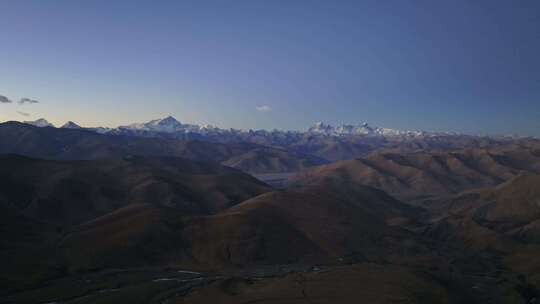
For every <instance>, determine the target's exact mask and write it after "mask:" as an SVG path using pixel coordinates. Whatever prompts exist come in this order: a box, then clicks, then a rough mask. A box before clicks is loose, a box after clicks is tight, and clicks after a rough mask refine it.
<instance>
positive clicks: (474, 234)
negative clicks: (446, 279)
mask: <svg viewBox="0 0 540 304" xmlns="http://www.w3.org/2000/svg"><path fill="white" fill-rule="evenodd" d="M434 204H438V205H439V208H440V209H439V210H438V212H439V214H438V215H437V216H436V217H435V220H434V222H433V224H432V225H431V227H430V228H429V229H428V230H427V233H428V234H429V236H430V237H432V238H435V239H439V240H441V241H444V242H452V243H455V244H460V246H465V248H468V249H472V250H475V251H476V252H478V253H479V254H480V253H488V254H489V255H491V256H492V257H496V258H497V259H500V260H501V261H502V262H503V263H504V265H505V267H507V268H508V269H512V270H513V271H516V272H519V273H522V274H523V275H524V278H527V280H528V281H530V282H532V283H533V284H534V285H535V286H536V288H537V289H538V287H539V286H540V262H539V260H538V259H537V257H538V255H539V254H540V225H539V224H538V223H539V221H540V175H537V174H530V173H522V174H520V175H519V176H517V177H515V178H513V179H512V180H510V181H508V182H505V183H503V184H501V185H499V186H496V187H489V188H485V189H480V190H472V191H467V192H464V193H461V194H459V195H456V196H454V197H452V198H449V199H443V200H440V201H438V202H434Z"/></svg>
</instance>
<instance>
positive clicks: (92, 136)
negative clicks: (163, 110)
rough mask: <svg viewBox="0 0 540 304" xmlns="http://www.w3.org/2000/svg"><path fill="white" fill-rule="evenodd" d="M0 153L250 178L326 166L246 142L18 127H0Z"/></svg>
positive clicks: (317, 160)
mask: <svg viewBox="0 0 540 304" xmlns="http://www.w3.org/2000/svg"><path fill="white" fill-rule="evenodd" d="M0 153H15V154H20V155H26V156H30V157H37V158H45V159H58V160H88V159H100V158H120V157H124V156H130V155H142V156H175V157H184V158H188V159H193V160H199V161H211V162H216V163H223V164H226V165H228V166H231V167H235V168H239V169H241V170H244V171H246V172H252V173H253V172H256V173H274V172H291V171H297V170H299V169H301V168H305V167H309V166H314V165H320V164H324V163H326V162H327V161H326V160H324V159H321V158H318V157H316V156H312V155H308V154H304V153H300V152H294V151H289V150H286V149H283V148H274V147H264V146H261V145H258V144H255V143H249V142H229V143H220V142H209V141H201V140H190V139H186V140H178V139H175V138H160V137H141V136H125V135H113V133H106V134H99V133H97V132H94V131H92V130H88V129H84V128H83V129H80V128H40V127H35V126H32V125H29V124H23V123H19V122H7V123H1V124H0Z"/></svg>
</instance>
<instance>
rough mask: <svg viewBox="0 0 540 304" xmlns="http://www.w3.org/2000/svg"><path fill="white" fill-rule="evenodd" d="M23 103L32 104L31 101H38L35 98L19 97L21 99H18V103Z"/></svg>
mask: <svg viewBox="0 0 540 304" xmlns="http://www.w3.org/2000/svg"><path fill="white" fill-rule="evenodd" d="M25 103H29V104H32V103H39V101H37V100H35V99H30V98H21V100H19V104H20V105H23V104H25Z"/></svg>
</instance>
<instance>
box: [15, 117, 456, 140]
mask: <svg viewBox="0 0 540 304" xmlns="http://www.w3.org/2000/svg"><path fill="white" fill-rule="evenodd" d="M25 123H27V124H31V125H34V126H37V127H54V126H53V125H52V124H51V123H49V122H48V121H47V120H45V119H43V118H41V119H38V120H36V121H25ZM61 128H66V129H87V130H92V131H95V132H98V133H102V134H103V133H110V134H115V135H142V134H144V135H146V136H149V135H152V134H169V135H175V134H176V135H186V134H191V135H200V136H210V135H235V136H238V135H242V134H257V135H259V136H264V135H267V134H272V135H273V136H279V135H281V136H290V135H296V136H299V135H300V136H302V135H315V136H338V137H340V136H363V137H366V136H369V137H409V138H414V137H425V136H430V135H455V134H454V133H435V132H426V131H410V130H397V129H389V128H379V127H373V126H370V125H369V124H367V123H361V124H358V125H348V124H342V125H339V126H332V125H329V124H325V123H323V122H317V123H315V124H314V125H313V126H311V127H310V128H308V129H307V131H305V132H300V131H281V130H273V131H267V130H256V131H255V130H238V129H221V128H218V127H214V126H212V125H195V124H184V123H181V122H179V121H178V120H176V119H175V118H174V117H172V116H168V117H165V118H162V119H155V120H151V121H149V122H146V123H134V124H129V125H126V126H119V127H117V128H102V127H99V128H84V127H81V126H79V125H78V124H76V123H74V122H72V121H69V122H67V123H66V124H64V125H63V126H62V127H61Z"/></svg>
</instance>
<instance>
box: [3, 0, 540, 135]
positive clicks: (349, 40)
mask: <svg viewBox="0 0 540 304" xmlns="http://www.w3.org/2000/svg"><path fill="white" fill-rule="evenodd" d="M0 12H2V18H0V39H1V43H0V96H4V97H7V99H9V100H11V101H12V102H11V103H6V102H2V97H0V121H6V120H34V119H37V118H40V117H44V118H46V119H48V120H49V121H51V122H53V123H55V124H56V125H61V124H63V123H64V122H66V121H68V120H73V121H75V122H77V123H79V124H82V125H85V126H109V127H114V126H118V125H125V124H128V123H132V122H143V121H148V120H151V119H155V118H159V117H164V116H168V115H172V116H174V117H176V118H177V119H178V120H180V121H181V122H186V123H199V124H206V123H208V124H213V125H216V126H219V127H223V128H241V129H250V128H252V129H274V128H277V129H291V130H303V129H306V128H307V127H309V126H310V125H312V124H313V123H314V122H316V121H324V122H327V123H331V124H340V123H348V124H358V123H362V122H368V123H370V124H372V125H376V126H380V127H390V128H399V129H422V130H431V131H456V132H464V133H471V134H520V135H533V136H540V55H539V54H540V1H536V0H520V1H508V0H504V1H503V0H485V1H484V0H469V1H463V0H455V1H438V0H425V1H424V0H417V1H409V0H388V1H380V0H366V1H362V0H351V1H348V0H336V1H327V0H325V1H319V0H305V1H301V0H267V1H261V0H248V1H241V0H236V1H230V0H221V1H218V0H216V1H210V0H196V1H187V0H186V1H180V0H178V1H166V0H162V1H137V0H129V1H122V0H115V1H110V0H108V1H100V0H92V1H86V0H65V1H63V0H50V1H41V0H36V1H30V0H0ZM22 98H29V99H31V100H34V101H37V103H36V102H34V103H31V102H24V103H22V104H21V103H19V101H20V99H22Z"/></svg>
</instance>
